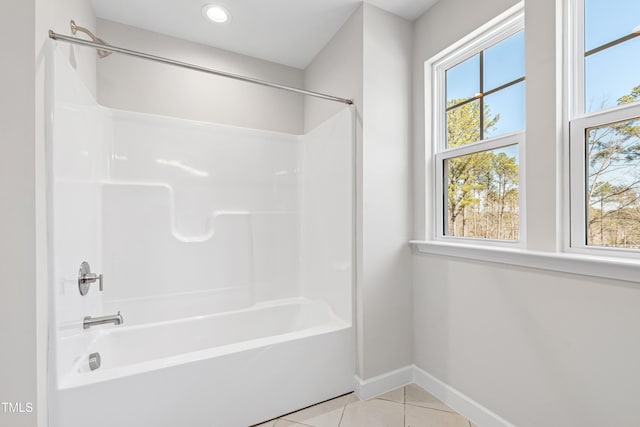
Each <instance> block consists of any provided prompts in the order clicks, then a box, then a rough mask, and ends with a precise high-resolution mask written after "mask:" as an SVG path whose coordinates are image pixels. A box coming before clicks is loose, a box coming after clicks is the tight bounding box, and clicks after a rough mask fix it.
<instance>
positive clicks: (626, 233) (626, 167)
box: [586, 85, 640, 248]
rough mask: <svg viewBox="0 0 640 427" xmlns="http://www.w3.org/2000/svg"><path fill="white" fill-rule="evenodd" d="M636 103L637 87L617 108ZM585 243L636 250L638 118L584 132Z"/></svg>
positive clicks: (639, 223) (639, 244)
mask: <svg viewBox="0 0 640 427" xmlns="http://www.w3.org/2000/svg"><path fill="white" fill-rule="evenodd" d="M637 100H640V85H638V86H636V87H635V88H633V90H632V91H631V93H630V94H628V95H625V96H623V97H621V98H620V99H618V105H622V104H628V103H631V102H635V101H637ZM586 136H587V155H588V159H587V162H588V165H587V166H588V170H587V174H588V187H587V189H586V191H587V202H588V205H589V208H588V214H587V225H588V233H587V244H589V245H595V246H612V247H622V248H640V119H636V120H631V121H626V122H621V123H615V124H611V125H609V126H603V127H599V128H593V129H589V130H587V135H586Z"/></svg>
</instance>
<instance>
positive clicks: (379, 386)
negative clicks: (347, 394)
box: [354, 365, 414, 400]
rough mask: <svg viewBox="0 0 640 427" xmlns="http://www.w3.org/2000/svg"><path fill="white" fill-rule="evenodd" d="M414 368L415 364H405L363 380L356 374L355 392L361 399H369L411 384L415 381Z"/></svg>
mask: <svg viewBox="0 0 640 427" xmlns="http://www.w3.org/2000/svg"><path fill="white" fill-rule="evenodd" d="M413 368H414V367H413V365H411V366H405V367H404V368H400V369H396V370H395V371H391V372H387V373H386V374H382V375H378V376H377V377H373V378H369V379H367V380H363V379H362V378H360V377H358V376H357V375H356V376H355V377H354V388H355V392H356V394H357V395H358V397H359V398H360V399H362V400H367V399H371V398H372V397H375V396H378V395H380V394H382V393H386V392H388V391H391V390H394V389H396V388H398V387H402V386H405V385H407V384H411V383H412V382H413Z"/></svg>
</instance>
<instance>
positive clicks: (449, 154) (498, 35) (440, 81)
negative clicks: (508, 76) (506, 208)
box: [425, 4, 526, 248]
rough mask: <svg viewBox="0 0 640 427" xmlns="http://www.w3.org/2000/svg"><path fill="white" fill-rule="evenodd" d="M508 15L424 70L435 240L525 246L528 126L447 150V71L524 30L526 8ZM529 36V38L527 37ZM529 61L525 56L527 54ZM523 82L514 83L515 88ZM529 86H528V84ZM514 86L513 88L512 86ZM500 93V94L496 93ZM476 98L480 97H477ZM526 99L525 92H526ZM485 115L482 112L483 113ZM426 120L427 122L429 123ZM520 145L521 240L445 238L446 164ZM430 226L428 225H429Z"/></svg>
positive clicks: (449, 50) (430, 61)
mask: <svg viewBox="0 0 640 427" xmlns="http://www.w3.org/2000/svg"><path fill="white" fill-rule="evenodd" d="M510 12H511V13H509V14H508V15H507V16H501V17H500V19H499V20H498V21H496V22H492V23H491V24H490V25H488V26H487V27H486V28H484V29H483V30H482V31H481V32H480V33H478V34H477V35H474V36H473V37H470V38H469V39H468V40H466V41H462V42H461V43H458V44H455V45H453V46H452V47H450V48H449V49H446V50H445V51H443V52H441V53H440V54H439V55H436V57H434V58H432V59H431V60H429V61H427V63H426V64H425V68H429V69H430V75H431V76H432V85H433V89H432V91H433V92H432V94H433V98H432V99H431V100H429V99H428V98H427V97H425V100H426V102H431V106H430V108H427V109H426V111H429V110H430V111H431V130H432V132H431V139H432V144H431V145H432V147H431V150H432V151H431V153H432V154H431V159H430V160H429V161H430V162H431V163H432V170H433V171H434V175H433V178H434V181H433V182H434V187H433V191H434V193H433V200H432V202H431V203H433V209H434V211H433V218H434V221H433V224H432V225H431V226H432V230H433V239H434V240H435V241H442V242H452V243H453V242H459V243H466V244H474V245H484V246H502V247H512V248H521V247H524V246H525V242H526V239H525V232H526V226H525V217H526V215H525V211H526V210H525V200H526V197H525V187H526V186H525V182H524V177H525V164H526V162H525V144H526V123H525V128H524V129H523V130H521V131H517V132H513V133H509V134H504V135H500V136H497V137H491V138H487V139H484V140H479V141H476V142H473V143H469V144H465V145H462V146H458V147H452V148H447V147H446V145H447V123H446V122H447V106H446V71H447V70H449V69H451V68H452V67H454V66H456V65H458V64H461V63H462V62H464V61H466V60H467V59H469V58H471V57H473V56H475V55H477V54H479V53H480V52H481V51H484V50H487V49H488V48H490V47H491V46H493V45H495V44H497V43H499V42H501V41H503V40H505V39H507V38H508V37H511V36H513V35H515V34H516V33H518V32H520V31H522V30H524V29H525V26H524V7H523V4H520V5H519V7H515V8H514V9H512V10H511V11H510ZM525 37H526V36H525ZM525 60H526V55H525ZM523 81H524V82H526V71H525V76H524V79H523V80H521V81H520V82H523ZM520 82H516V83H513V86H515V85H516V84H519V83H520ZM525 84H526V83H525ZM509 87H511V86H509ZM496 93H497V92H496ZM475 99H477V98H475ZM525 99H526V91H525ZM481 114H482V112H481ZM428 119H429V118H428V117H427V121H428ZM513 145H517V146H518V168H519V171H518V172H519V183H518V191H519V201H518V216H519V233H518V234H519V238H518V239H517V240H500V239H490V238H482V237H464V236H447V235H445V231H446V225H445V221H448V219H447V217H446V213H445V211H446V207H447V201H446V197H447V189H446V188H445V185H446V178H445V175H444V173H445V170H444V164H445V162H446V161H447V160H449V159H453V158H456V157H460V156H464V155H469V154H474V153H479V152H485V151H491V150H495V149H498V148H504V147H508V146H513ZM427 226H429V224H427Z"/></svg>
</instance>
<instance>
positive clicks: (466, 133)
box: [447, 99, 480, 148]
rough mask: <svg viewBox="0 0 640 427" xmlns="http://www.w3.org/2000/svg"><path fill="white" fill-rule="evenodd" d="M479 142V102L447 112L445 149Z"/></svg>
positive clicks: (474, 101) (477, 100)
mask: <svg viewBox="0 0 640 427" xmlns="http://www.w3.org/2000/svg"><path fill="white" fill-rule="evenodd" d="M479 140H480V100H479V99H476V100H473V101H471V102H468V103H466V104H464V105H461V106H459V107H456V108H452V109H451V110H449V111H447V148H451V147H459V146H461V145H465V144H471V143H472V142H476V141H479Z"/></svg>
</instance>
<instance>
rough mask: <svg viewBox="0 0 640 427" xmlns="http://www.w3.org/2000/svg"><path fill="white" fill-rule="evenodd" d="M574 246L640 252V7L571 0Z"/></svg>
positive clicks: (619, 1)
mask: <svg viewBox="0 0 640 427" xmlns="http://www.w3.org/2000/svg"><path fill="white" fill-rule="evenodd" d="M569 16H570V17H571V20H572V22H571V23H570V24H571V29H572V30H571V31H570V37H571V43H570V46H571V52H572V57H571V58H570V61H569V65H570V67H571V70H570V72H569V78H570V79H571V82H572V84H571V85H570V88H571V93H570V96H569V108H568V112H569V118H570V129H569V138H570V148H569V159H570V169H569V171H570V172H569V181H570V191H569V193H570V223H571V226H570V229H571V237H570V245H571V248H572V249H573V250H577V251H582V252H590V253H596V254H598V253H599V254H608V255H611V254H614V255H621V256H637V254H638V249H640V2H638V1H629V0H571V8H570V13H569Z"/></svg>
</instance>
